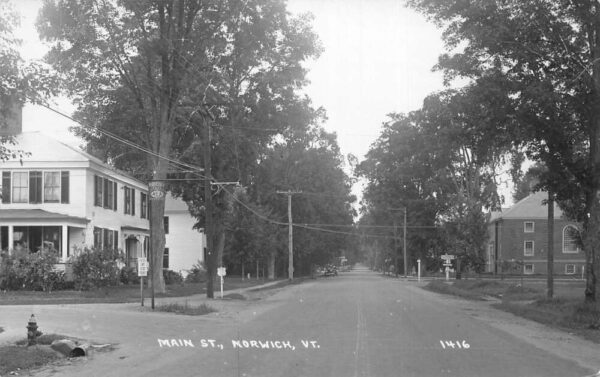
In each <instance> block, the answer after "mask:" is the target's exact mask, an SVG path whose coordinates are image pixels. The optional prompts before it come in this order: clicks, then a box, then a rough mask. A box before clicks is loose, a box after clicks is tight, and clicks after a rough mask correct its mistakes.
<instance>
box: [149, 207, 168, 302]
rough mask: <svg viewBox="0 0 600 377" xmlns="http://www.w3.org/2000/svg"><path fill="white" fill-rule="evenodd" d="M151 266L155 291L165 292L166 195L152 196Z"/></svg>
mask: <svg viewBox="0 0 600 377" xmlns="http://www.w3.org/2000/svg"><path fill="white" fill-rule="evenodd" d="M150 198H151V199H150V253H151V254H152V255H150V260H151V264H150V268H151V271H152V272H151V273H152V280H151V282H152V284H154V292H158V293H164V292H165V289H166V288H165V280H164V278H163V273H162V270H163V253H164V250H165V228H164V214H165V197H164V196H163V197H162V198H152V196H150Z"/></svg>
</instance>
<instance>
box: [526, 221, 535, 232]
mask: <svg viewBox="0 0 600 377" xmlns="http://www.w3.org/2000/svg"><path fill="white" fill-rule="evenodd" d="M534 231H535V223H534V222H533V221H525V222H524V223H523V232H525V233H533V232H534Z"/></svg>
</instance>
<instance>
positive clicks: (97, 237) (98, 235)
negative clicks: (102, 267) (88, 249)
mask: <svg viewBox="0 0 600 377" xmlns="http://www.w3.org/2000/svg"><path fill="white" fill-rule="evenodd" d="M94 247H95V248H98V249H101V248H102V229H101V228H98V227H94Z"/></svg>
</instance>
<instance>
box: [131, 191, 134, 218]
mask: <svg viewBox="0 0 600 377" xmlns="http://www.w3.org/2000/svg"><path fill="white" fill-rule="evenodd" d="M131 214H132V215H135V189H131Z"/></svg>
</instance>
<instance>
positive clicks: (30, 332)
mask: <svg viewBox="0 0 600 377" xmlns="http://www.w3.org/2000/svg"><path fill="white" fill-rule="evenodd" d="M40 335H42V332H41V331H39V330H38V326H37V320H36V319H35V315H33V314H32V315H31V318H29V322H27V345H28V346H33V345H36V344H37V338H38V336H40Z"/></svg>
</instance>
